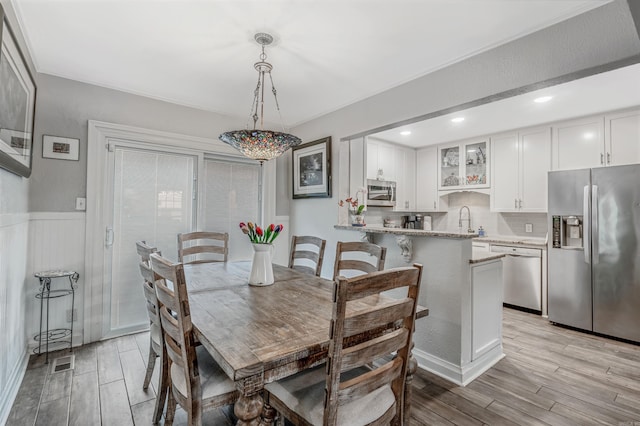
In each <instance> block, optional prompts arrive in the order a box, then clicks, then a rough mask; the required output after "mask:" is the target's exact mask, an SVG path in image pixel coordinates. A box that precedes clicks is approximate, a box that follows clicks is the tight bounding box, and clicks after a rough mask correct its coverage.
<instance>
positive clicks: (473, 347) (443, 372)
mask: <svg viewBox="0 0 640 426" xmlns="http://www.w3.org/2000/svg"><path fill="white" fill-rule="evenodd" d="M335 229H336V230H337V231H339V233H340V236H339V238H340V240H341V241H357V240H365V239H366V240H368V241H370V242H373V243H375V244H378V245H381V246H383V247H386V248H387V255H386V263H385V268H394V267H398V266H405V265H407V264H411V263H412V262H417V263H421V264H422V265H423V267H424V269H423V275H422V283H421V288H420V296H419V298H418V303H419V304H420V305H422V306H426V307H428V308H429V316H428V317H427V318H425V319H422V320H420V321H419V322H416V331H415V335H414V342H415V349H414V351H413V354H414V356H415V358H416V360H417V361H418V365H419V367H420V368H423V369H425V370H428V371H431V372H433V373H435V374H437V375H439V376H441V377H444V378H446V379H447V380H450V381H452V382H454V383H456V384H459V385H466V384H468V383H469V382H471V381H472V380H473V379H475V378H476V377H478V376H479V375H480V374H482V373H483V372H484V371H486V370H487V369H489V368H490V367H491V366H492V365H494V364H495V363H496V362H498V361H499V360H500V359H502V358H503V357H504V354H503V351H502V300H503V294H502V293H503V288H502V259H501V257H502V256H500V255H498V256H489V257H487V258H484V259H477V260H472V241H473V239H474V238H477V237H478V234H477V233H468V234H467V233H456V232H439V231H425V230H420V229H402V228H383V227H382V226H379V227H371V226H364V227H355V226H344V225H336V226H335ZM354 231H355V232H354Z"/></svg>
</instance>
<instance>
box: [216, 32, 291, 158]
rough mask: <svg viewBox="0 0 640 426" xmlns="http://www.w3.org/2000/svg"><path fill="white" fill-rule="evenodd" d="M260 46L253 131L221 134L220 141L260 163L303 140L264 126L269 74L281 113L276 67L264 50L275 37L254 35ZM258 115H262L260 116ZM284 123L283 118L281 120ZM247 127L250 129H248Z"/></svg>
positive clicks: (253, 110)
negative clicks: (265, 90)
mask: <svg viewBox="0 0 640 426" xmlns="http://www.w3.org/2000/svg"><path fill="white" fill-rule="evenodd" d="M254 39H255V40H256V42H257V43H258V44H260V45H261V46H262V54H261V55H260V61H259V62H256V63H255V64H254V68H255V69H256V71H258V84H257V86H256V89H255V91H254V98H253V102H252V103H251V115H250V118H251V119H253V129H252V130H248V129H245V130H231V131H229V132H225V133H223V134H221V135H220V137H219V138H220V140H221V141H222V142H224V143H227V144H229V145H231V146H232V147H234V148H236V149H237V150H238V151H240V152H241V153H242V154H243V155H244V156H245V157H248V158H251V159H253V160H258V161H260V163H262V162H263V161H268V160H271V159H273V158H277V157H279V156H280V155H281V154H282V153H284V152H285V151H286V150H287V149H289V148H291V147H293V146H296V145H300V143H302V140H301V139H300V138H298V137H296V136H294V135H291V134H289V133H285V132H284V126H283V131H282V132H277V131H274V130H265V129H264V128H263V125H264V83H265V81H264V80H265V76H266V75H267V74H268V75H269V81H271V92H272V93H273V97H274V99H275V105H276V108H277V110H278V113H280V106H279V105H278V96H277V92H276V88H275V86H274V85H273V77H272V76H271V70H272V69H273V66H272V65H271V64H270V63H269V62H266V61H265V60H266V59H267V55H266V54H265V53H264V47H265V46H267V45H269V44H271V43H272V42H273V37H272V36H271V35H269V34H266V33H258V34H256V35H255V36H254ZM258 114H259V115H258ZM258 120H260V129H258V128H257V123H258ZM280 122H281V123H282V117H280ZM247 127H248V126H247Z"/></svg>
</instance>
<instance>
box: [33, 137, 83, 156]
mask: <svg viewBox="0 0 640 426" xmlns="http://www.w3.org/2000/svg"><path fill="white" fill-rule="evenodd" d="M42 158H55V159H57V160H73V161H78V160H79V159H80V139H71V138H61V137H59V136H49V135H44V136H42Z"/></svg>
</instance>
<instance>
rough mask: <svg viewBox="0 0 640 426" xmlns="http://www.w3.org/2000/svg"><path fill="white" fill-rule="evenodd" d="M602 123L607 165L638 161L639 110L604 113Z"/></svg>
mask: <svg viewBox="0 0 640 426" xmlns="http://www.w3.org/2000/svg"><path fill="white" fill-rule="evenodd" d="M604 123H605V127H604V141H605V148H606V158H605V161H606V163H607V165H608V166H619V165H622V164H637V163H640V110H635V111H626V112H622V113H617V114H611V115H605V117H604Z"/></svg>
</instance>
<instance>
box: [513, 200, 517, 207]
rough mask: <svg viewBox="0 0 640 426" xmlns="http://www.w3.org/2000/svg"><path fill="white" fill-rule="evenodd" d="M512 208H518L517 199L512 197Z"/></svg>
mask: <svg viewBox="0 0 640 426" xmlns="http://www.w3.org/2000/svg"><path fill="white" fill-rule="evenodd" d="M513 208H514V209H517V208H518V199H517V198H514V199H513Z"/></svg>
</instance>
